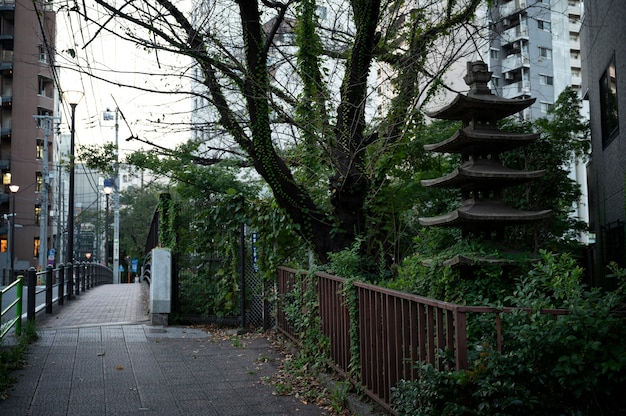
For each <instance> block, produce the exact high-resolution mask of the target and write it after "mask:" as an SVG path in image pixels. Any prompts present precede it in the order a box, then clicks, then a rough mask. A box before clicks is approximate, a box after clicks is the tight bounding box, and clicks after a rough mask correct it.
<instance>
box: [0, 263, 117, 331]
mask: <svg viewBox="0 0 626 416" xmlns="http://www.w3.org/2000/svg"><path fill="white" fill-rule="evenodd" d="M18 281H19V283H18ZM24 283H26V300H27V305H26V319H27V320H29V321H34V320H35V316H36V314H37V313H38V312H40V311H42V310H45V313H46V314H51V313H52V308H53V304H54V303H57V305H59V306H62V305H64V304H65V301H70V300H71V299H73V298H75V297H76V296H79V295H80V293H81V292H85V291H87V290H89V289H91V288H93V287H95V286H99V285H102V284H111V283H113V271H112V270H111V269H109V268H108V267H106V266H102V265H100V264H97V263H87V262H81V263H76V264H75V265H72V263H68V264H67V265H63V264H59V265H58V266H57V267H56V268H53V267H52V266H48V268H47V269H46V270H45V271H40V272H37V271H36V270H35V268H33V267H31V268H30V269H29V270H28V272H27V273H26V279H25V281H24V278H23V276H20V277H19V278H18V280H16V281H15V282H13V283H11V284H10V285H9V286H7V287H6V288H5V289H3V290H2V292H0V311H2V316H4V315H5V314H8V313H9V312H10V311H11V310H13V309H15V315H16V317H15V318H14V319H12V320H11V321H9V322H6V323H3V324H1V325H0V334H1V335H0V339H2V338H3V337H4V335H6V333H8V332H9V330H10V329H11V328H13V327H15V329H16V333H18V334H19V333H20V332H21V322H22V318H23V316H22V307H23V296H24ZM14 288H15V290H16V296H15V300H13V301H12V302H11V304H10V305H9V306H7V308H6V309H4V310H2V294H4V293H8V292H9V291H11V290H12V289H14ZM55 293H56V297H55ZM42 294H45V296H44V300H43V302H42V301H41V300H40V301H39V302H38V301H37V298H38V297H40V298H41V295H42ZM9 325H10V326H9ZM18 328H19V330H18Z"/></svg>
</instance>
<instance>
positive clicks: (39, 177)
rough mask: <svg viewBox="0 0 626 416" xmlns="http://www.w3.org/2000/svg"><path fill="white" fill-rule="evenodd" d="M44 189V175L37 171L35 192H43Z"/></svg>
mask: <svg viewBox="0 0 626 416" xmlns="http://www.w3.org/2000/svg"><path fill="white" fill-rule="evenodd" d="M42 189H43V175H42V174H41V172H35V192H41V190H42Z"/></svg>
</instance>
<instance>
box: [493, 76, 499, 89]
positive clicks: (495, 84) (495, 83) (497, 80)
mask: <svg viewBox="0 0 626 416" xmlns="http://www.w3.org/2000/svg"><path fill="white" fill-rule="evenodd" d="M491 83H492V84H493V86H494V87H499V86H500V77H491Z"/></svg>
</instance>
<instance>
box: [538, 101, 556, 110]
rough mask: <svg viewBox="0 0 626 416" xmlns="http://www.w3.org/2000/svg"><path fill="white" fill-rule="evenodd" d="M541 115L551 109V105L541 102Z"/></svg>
mask: <svg viewBox="0 0 626 416" xmlns="http://www.w3.org/2000/svg"><path fill="white" fill-rule="evenodd" d="M539 106H540V108H541V112H542V113H547V112H548V111H550V109H551V108H552V106H553V104H552V103H549V102H547V101H542V102H540V103H539Z"/></svg>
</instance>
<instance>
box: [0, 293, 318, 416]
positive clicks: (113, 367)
mask: <svg viewBox="0 0 626 416" xmlns="http://www.w3.org/2000/svg"><path fill="white" fill-rule="evenodd" d="M142 294H143V290H142V285H141V284H128V285H127V284H123V285H105V286H100V287H98V288H95V289H91V290H90V291H88V292H86V293H83V294H81V295H80V296H78V298H77V299H75V300H72V301H70V302H68V303H66V305H64V306H61V307H59V306H56V305H55V309H54V311H53V312H54V313H53V315H47V316H45V315H38V316H37V320H38V321H37V322H38V326H39V328H40V332H39V335H40V338H39V340H38V341H37V342H36V343H35V344H33V345H32V346H31V347H30V349H29V354H28V357H27V366H26V368H25V369H24V370H21V371H19V372H18V373H17V374H16V376H17V378H18V383H17V384H16V386H15V388H14V389H13V391H11V397H9V398H8V399H6V400H4V401H0V415H11V416H20V415H32V416H37V415H72V416H82V415H85V416H87V415H88V416H99V415H107V416H108V415H135V414H153V415H166V416H169V415H224V416H226V415H303V416H309V415H310V416H313V415H324V414H326V413H325V412H324V411H323V410H321V409H320V408H318V407H317V406H314V405H310V404H304V403H302V402H300V401H299V400H298V399H296V398H295V397H290V396H277V395H275V394H274V392H273V389H272V387H271V386H268V385H266V384H264V383H263V382H262V380H263V379H264V378H265V377H269V376H271V375H272V374H274V373H275V371H276V369H277V367H278V365H279V355H278V353H277V352H276V351H275V350H274V349H273V348H272V346H271V345H270V343H269V342H268V341H267V340H266V339H265V338H263V337H242V338H240V339H239V341H238V342H237V343H233V341H232V340H230V339H228V338H225V337H218V336H215V335H213V334H210V333H207V332H206V331H204V330H200V329H194V328H184V327H172V326H168V327H160V326H151V325H149V324H148V321H147V318H148V317H147V316H146V315H145V313H144V311H145V310H146V308H145V302H144V299H143V296H142ZM239 344H241V345H239Z"/></svg>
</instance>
